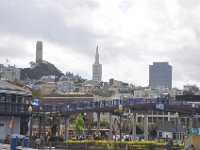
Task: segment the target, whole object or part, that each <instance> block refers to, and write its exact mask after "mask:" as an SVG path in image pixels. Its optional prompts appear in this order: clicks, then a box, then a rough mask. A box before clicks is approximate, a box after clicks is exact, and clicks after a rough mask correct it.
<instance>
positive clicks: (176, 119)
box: [174, 112, 179, 142]
mask: <svg viewBox="0 0 200 150" xmlns="http://www.w3.org/2000/svg"><path fill="white" fill-rule="evenodd" d="M178 117H179V113H178V112H176V113H175V114H174V118H175V121H176V142H178V133H177V132H178Z"/></svg>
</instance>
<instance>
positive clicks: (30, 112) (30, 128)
mask: <svg viewBox="0 0 200 150" xmlns="http://www.w3.org/2000/svg"><path fill="white" fill-rule="evenodd" d="M32 111H33V108H32V106H31V105H30V106H29V107H28V113H29V115H30V127H29V130H30V135H29V136H30V140H31V137H32V119H33V118H32V117H33V116H32Z"/></svg>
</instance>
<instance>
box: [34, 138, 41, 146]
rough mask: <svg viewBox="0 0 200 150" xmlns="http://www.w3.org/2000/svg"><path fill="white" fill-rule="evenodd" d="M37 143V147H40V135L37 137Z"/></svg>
mask: <svg viewBox="0 0 200 150" xmlns="http://www.w3.org/2000/svg"><path fill="white" fill-rule="evenodd" d="M35 144H36V148H39V147H40V144H41V140H40V138H39V137H37V138H36V140H35Z"/></svg>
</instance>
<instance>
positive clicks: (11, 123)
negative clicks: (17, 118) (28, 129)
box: [10, 118, 13, 129]
mask: <svg viewBox="0 0 200 150" xmlns="http://www.w3.org/2000/svg"><path fill="white" fill-rule="evenodd" d="M12 127H13V118H11V119H10V129H12Z"/></svg>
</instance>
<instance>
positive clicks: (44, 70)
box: [21, 62, 63, 80]
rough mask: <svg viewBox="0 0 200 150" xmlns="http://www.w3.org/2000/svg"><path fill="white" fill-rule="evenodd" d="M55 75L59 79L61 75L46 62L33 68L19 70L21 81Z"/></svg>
mask: <svg viewBox="0 0 200 150" xmlns="http://www.w3.org/2000/svg"><path fill="white" fill-rule="evenodd" d="M48 75H55V76H58V77H60V76H61V75H63V73H62V72H61V71H60V70H58V69H57V68H56V67H55V66H54V65H53V64H51V63H49V62H46V63H40V64H38V65H37V66H36V67H34V68H24V69H21V79H22V80H23V79H25V78H29V79H40V78H41V77H42V76H48Z"/></svg>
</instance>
